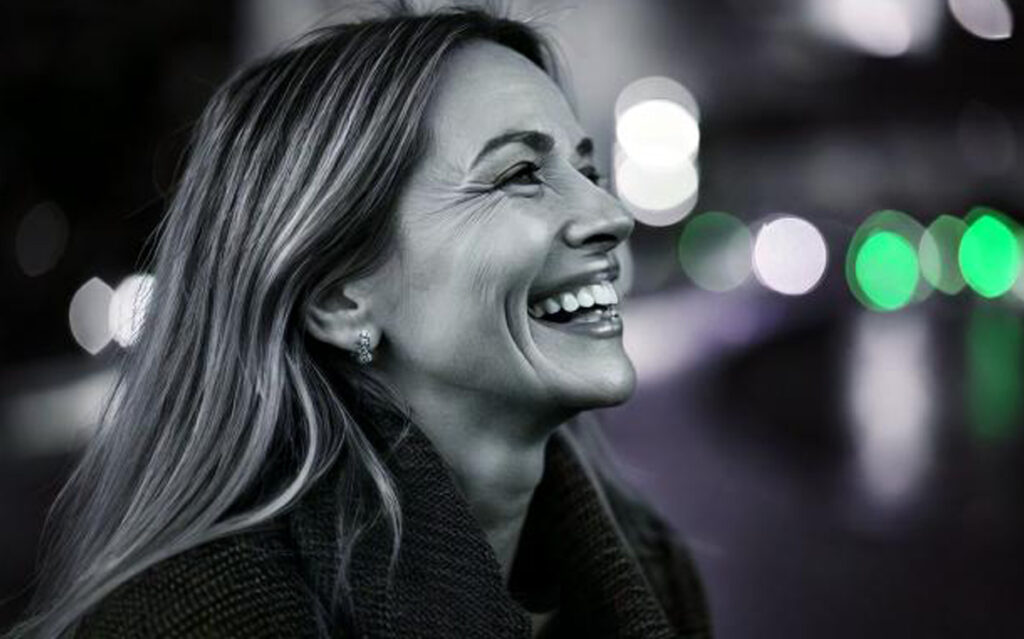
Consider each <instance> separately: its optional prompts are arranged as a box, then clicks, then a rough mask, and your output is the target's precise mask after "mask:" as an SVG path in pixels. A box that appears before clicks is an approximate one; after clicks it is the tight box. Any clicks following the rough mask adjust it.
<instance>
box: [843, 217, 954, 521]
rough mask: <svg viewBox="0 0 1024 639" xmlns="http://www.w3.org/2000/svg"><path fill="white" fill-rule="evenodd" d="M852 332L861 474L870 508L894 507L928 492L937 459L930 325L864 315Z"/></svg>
mask: <svg viewBox="0 0 1024 639" xmlns="http://www.w3.org/2000/svg"><path fill="white" fill-rule="evenodd" d="M896 237H897V238H899V236H896ZM901 241H903V240H902V239H901ZM854 331H855V332H854V335H853V338H854V339H853V340H852V342H853V343H852V349H851V354H852V357H851V358H850V360H849V361H850V372H849V390H848V393H849V395H848V401H849V408H850V412H851V417H852V418H853V419H852V420H851V426H852V427H853V433H852V435H853V437H852V439H853V444H854V450H855V454H856V461H857V469H858V471H859V473H858V474H859V475H860V480H861V483H862V485H863V487H864V488H865V489H866V492H867V493H868V496H869V497H871V498H872V500H873V501H874V502H876V503H877V504H878V505H879V506H896V505H899V504H901V503H904V502H905V501H906V500H908V499H910V498H912V497H913V496H914V495H915V493H916V492H917V491H918V490H919V489H921V488H922V487H923V486H924V485H925V482H924V481H923V480H924V479H925V478H926V476H927V474H928V471H929V469H930V467H931V466H932V463H933V460H934V456H935V435H936V432H935V430H936V429H935V419H934V417H935V415H934V410H935V409H934V405H935V402H934V401H933V397H934V396H935V392H936V388H935V382H936V380H935V379H934V376H933V374H932V373H931V371H932V370H933V361H932V349H931V348H930V346H931V344H930V342H931V337H930V335H929V330H928V323H927V321H925V318H924V316H922V315H921V314H918V313H913V312H911V313H905V314H899V315H876V314H874V313H863V314H861V315H860V316H859V317H858V318H857V320H856V322H855V324H854Z"/></svg>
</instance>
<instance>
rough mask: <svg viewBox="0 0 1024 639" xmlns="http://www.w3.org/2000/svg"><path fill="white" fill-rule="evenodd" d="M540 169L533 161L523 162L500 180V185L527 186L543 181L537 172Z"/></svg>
mask: <svg viewBox="0 0 1024 639" xmlns="http://www.w3.org/2000/svg"><path fill="white" fill-rule="evenodd" d="M538 171H540V167H539V166H537V165H536V164H534V163H533V162H521V163H519V164H517V165H516V166H515V167H513V168H512V169H511V170H510V171H508V172H507V173H506V174H505V177H502V178H501V179H500V180H498V186H505V185H506V184H520V185H525V186H532V185H537V184H541V183H543V181H542V180H541V179H540V176H538V175H537V172H538Z"/></svg>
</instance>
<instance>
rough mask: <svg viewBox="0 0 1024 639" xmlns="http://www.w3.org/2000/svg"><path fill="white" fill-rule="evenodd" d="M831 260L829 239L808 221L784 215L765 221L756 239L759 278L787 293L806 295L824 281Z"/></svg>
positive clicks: (755, 263)
mask: <svg viewBox="0 0 1024 639" xmlns="http://www.w3.org/2000/svg"><path fill="white" fill-rule="evenodd" d="M827 262H828V247H827V246H826V245H825V238H823V237H822V235H821V233H820V232H819V231H818V229H817V228H815V226H814V225H813V224H811V223H810V222H808V221H807V220H804V219H801V218H798V217H794V216H788V215H787V216H782V217H778V218H776V219H773V220H771V221H769V222H767V223H765V224H764V225H763V226H762V227H761V228H760V230H759V231H758V233H757V238H756V240H755V241H754V255H753V267H754V274H755V275H756V276H757V279H758V280H759V281H760V282H761V283H762V284H764V285H765V286H766V287H768V288H770V289H772V290H773V291H776V292H779V293H782V294H784V295H803V294H805V293H807V292H809V291H810V290H811V289H813V288H814V287H815V285H817V284H818V282H820V281H821V278H822V276H823V275H824V274H825V266H826V264H827Z"/></svg>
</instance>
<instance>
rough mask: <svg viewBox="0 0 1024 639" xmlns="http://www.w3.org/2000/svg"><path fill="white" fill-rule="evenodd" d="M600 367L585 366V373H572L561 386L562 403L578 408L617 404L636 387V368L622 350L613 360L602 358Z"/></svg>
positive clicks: (626, 397)
mask: <svg viewBox="0 0 1024 639" xmlns="http://www.w3.org/2000/svg"><path fill="white" fill-rule="evenodd" d="M605 360H606V361H604V362H603V363H602V365H600V366H593V367H589V369H588V370H587V371H586V372H587V374H583V375H574V376H572V377H571V378H567V379H566V380H565V382H566V383H565V384H564V386H563V387H562V389H561V390H562V395H563V398H564V403H565V404H566V405H569V406H572V407H573V408H576V409H578V410H591V409H595V408H605V407H609V406H617V405H619V404H622V403H623V402H625V401H626V400H628V399H629V398H630V397H632V395H633V391H634V390H636V371H635V370H634V369H633V364H632V362H630V361H629V358H628V357H626V355H625V353H623V354H622V356H621V357H616V358H614V360H612V359H611V358H605Z"/></svg>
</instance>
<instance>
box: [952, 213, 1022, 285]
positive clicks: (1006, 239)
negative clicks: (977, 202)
mask: <svg viewBox="0 0 1024 639" xmlns="http://www.w3.org/2000/svg"><path fill="white" fill-rule="evenodd" d="M968 219H969V222H968V227H967V231H965V232H964V236H963V239H962V240H961V241H960V251H959V254H958V256H959V262H960V270H961V272H962V273H963V277H964V280H965V281H966V282H967V285H968V286H970V287H971V288H972V289H974V291H975V292H976V293H978V294H979V295H981V296H982V297H990V298H991V297H999V296H1000V295H1002V294H1004V293H1006V292H1007V291H1008V290H1010V288H1011V287H1012V286H1013V284H1014V282H1015V281H1016V280H1017V277H1018V276H1019V274H1020V262H1021V255H1020V253H1021V247H1020V241H1019V239H1018V236H1017V234H1016V233H1014V231H1013V230H1012V229H1011V225H1010V223H1009V222H1008V221H1007V218H1005V216H1003V215H1001V214H1000V213H998V212H996V211H994V210H992V209H985V208H980V207H979V208H976V209H974V210H972V212H971V213H970V214H969V216H968Z"/></svg>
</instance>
